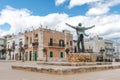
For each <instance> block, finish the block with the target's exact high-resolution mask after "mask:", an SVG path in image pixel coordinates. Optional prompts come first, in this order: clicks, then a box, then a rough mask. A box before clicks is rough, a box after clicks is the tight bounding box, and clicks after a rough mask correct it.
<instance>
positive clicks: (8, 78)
mask: <svg viewBox="0 0 120 80" xmlns="http://www.w3.org/2000/svg"><path fill="white" fill-rule="evenodd" d="M13 64H23V65H24V64H31V65H36V63H35V62H0V80H120V69H114V70H105V71H99V72H89V73H82V74H72V75H53V74H45V73H36V72H29V71H21V70H12V69H11V65H13ZM115 64H117V63H115Z"/></svg>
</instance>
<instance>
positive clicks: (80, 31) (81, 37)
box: [66, 23, 95, 53]
mask: <svg viewBox="0 0 120 80" xmlns="http://www.w3.org/2000/svg"><path fill="white" fill-rule="evenodd" d="M66 25H68V26H69V27H71V28H73V29H75V30H76V32H77V35H78V41H77V47H78V52H83V53H84V52H85V48H84V35H85V36H88V35H86V34H85V30H88V29H91V28H93V27H95V25H93V26H91V27H88V28H85V27H82V24H81V23H79V24H78V26H72V25H70V24H68V23H66ZM80 43H81V47H82V49H80Z"/></svg>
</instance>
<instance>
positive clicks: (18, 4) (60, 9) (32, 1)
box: [0, 0, 89, 16]
mask: <svg viewBox="0 0 120 80" xmlns="http://www.w3.org/2000/svg"><path fill="white" fill-rule="evenodd" d="M68 4H69V0H67V1H66V2H65V3H64V4H62V5H60V6H56V5H55V0H0V10H2V9H4V8H5V7H6V5H9V6H11V7H14V8H17V9H21V8H27V9H29V10H30V11H31V12H32V14H33V15H41V16H45V15H47V14H50V13H67V14H69V15H70V16H76V15H84V14H85V12H86V11H87V10H88V8H89V6H88V5H87V4H84V5H82V6H77V7H74V8H72V9H68V6H67V5H68Z"/></svg>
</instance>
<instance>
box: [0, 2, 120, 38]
mask: <svg viewBox="0 0 120 80" xmlns="http://www.w3.org/2000/svg"><path fill="white" fill-rule="evenodd" d="M79 22H81V23H82V24H83V25H84V26H85V27H88V26H91V25H93V24H95V25H96V27H95V28H94V29H91V30H89V31H87V32H86V33H87V34H89V35H91V34H94V35H100V36H103V37H105V38H108V39H112V38H119V36H118V35H120V26H119V25H120V0H0V31H1V33H2V34H1V35H6V34H9V33H11V34H12V33H15V34H16V33H17V32H18V31H22V32H24V30H26V29H31V27H32V26H33V27H34V28H37V27H38V26H40V25H43V27H45V26H48V27H49V28H50V29H57V30H60V31H61V30H63V29H68V30H70V31H71V32H72V33H73V34H76V33H75V30H73V29H71V28H69V27H68V26H66V25H65V23H69V24H71V25H74V26H76V25H77V24H78V23H79ZM112 28H114V29H112ZM91 36H92V35H91ZM75 37H76V35H75Z"/></svg>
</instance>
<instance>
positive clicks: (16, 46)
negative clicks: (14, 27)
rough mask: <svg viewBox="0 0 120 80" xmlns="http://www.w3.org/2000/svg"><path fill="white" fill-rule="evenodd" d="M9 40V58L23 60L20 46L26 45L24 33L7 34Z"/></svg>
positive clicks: (7, 47) (7, 48)
mask: <svg viewBox="0 0 120 80" xmlns="http://www.w3.org/2000/svg"><path fill="white" fill-rule="evenodd" d="M5 37H6V40H7V46H6V50H7V58H6V59H8V60H21V58H22V53H21V52H20V48H21V47H24V34H23V33H18V34H17V35H14V34H13V35H8V36H5Z"/></svg>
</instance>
